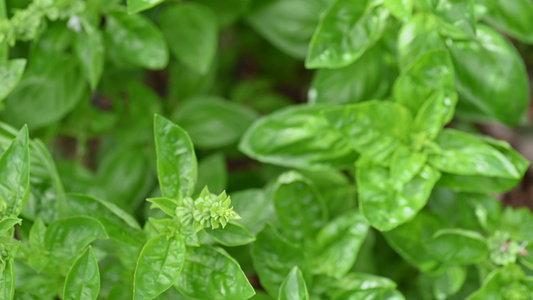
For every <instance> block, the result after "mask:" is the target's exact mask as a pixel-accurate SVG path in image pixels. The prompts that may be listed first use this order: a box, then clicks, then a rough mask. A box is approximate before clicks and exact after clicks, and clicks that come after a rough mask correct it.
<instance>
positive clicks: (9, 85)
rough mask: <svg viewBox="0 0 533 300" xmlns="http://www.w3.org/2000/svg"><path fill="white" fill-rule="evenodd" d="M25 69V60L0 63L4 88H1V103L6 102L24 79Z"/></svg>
mask: <svg viewBox="0 0 533 300" xmlns="http://www.w3.org/2000/svg"><path fill="white" fill-rule="evenodd" d="M25 67H26V60H25V59H12V60H6V61H5V62H0V82H2V86H1V87H0V101H1V100H4V99H5V98H6V97H7V95H9V93H11V91H13V89H15V87H16V86H17V84H18V83H19V81H20V79H21V78H22V74H23V73H24V68H25Z"/></svg>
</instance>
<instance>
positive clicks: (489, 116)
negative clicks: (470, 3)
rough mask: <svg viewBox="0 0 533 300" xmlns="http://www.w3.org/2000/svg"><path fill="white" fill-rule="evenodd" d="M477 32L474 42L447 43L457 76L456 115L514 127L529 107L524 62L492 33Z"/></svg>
mask: <svg viewBox="0 0 533 300" xmlns="http://www.w3.org/2000/svg"><path fill="white" fill-rule="evenodd" d="M476 32H477V33H476V39H475V40H466V41H459V40H454V41H450V43H447V45H448V48H449V50H450V53H451V55H452V60H453V63H454V65H455V74H456V76H457V77H456V79H457V81H456V84H457V91H458V92H459V103H458V105H457V115H458V116H459V117H463V118H468V119H472V120H481V121H490V120H498V121H500V122H502V123H504V124H506V125H509V126H516V125H518V124H520V122H521V119H522V117H523V116H524V113H525V111H526V109H527V106H528V103H529V85H528V79H527V74H526V70H525V66H524V62H523V61H522V60H521V59H520V56H519V55H518V53H517V51H516V49H514V47H513V46H512V44H511V43H510V42H509V41H507V40H506V39H505V38H504V37H503V36H501V35H500V34H498V33H497V32H495V31H494V30H492V29H490V28H489V27H486V26H482V25H479V26H478V29H477V31H476ZM502 78H505V80H502Z"/></svg>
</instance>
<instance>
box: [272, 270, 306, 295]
mask: <svg viewBox="0 0 533 300" xmlns="http://www.w3.org/2000/svg"><path fill="white" fill-rule="evenodd" d="M278 300H309V292H308V291H307V285H306V284H305V279H304V276H303V274H302V271H300V269H298V267H296V266H295V267H294V268H292V269H291V271H290V272H289V274H287V277H285V279H283V282H282V283H281V286H280V288H279V297H278Z"/></svg>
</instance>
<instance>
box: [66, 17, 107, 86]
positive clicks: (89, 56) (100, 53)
mask: <svg viewBox="0 0 533 300" xmlns="http://www.w3.org/2000/svg"><path fill="white" fill-rule="evenodd" d="M73 48H74V53H75V54H76V58H77V59H78V63H79V64H80V67H81V70H82V71H83V74H84V75H85V78H86V79H87V81H89V84H90V86H91V89H92V90H93V91H94V90H95V89H96V87H97V86H98V82H99V81H100V77H102V72H103V71H104V61H105V53H104V39H103V37H102V34H101V33H100V31H98V29H97V28H95V27H93V25H91V24H90V23H89V22H83V30H82V31H80V32H78V33H76V34H75V35H74V47H73Z"/></svg>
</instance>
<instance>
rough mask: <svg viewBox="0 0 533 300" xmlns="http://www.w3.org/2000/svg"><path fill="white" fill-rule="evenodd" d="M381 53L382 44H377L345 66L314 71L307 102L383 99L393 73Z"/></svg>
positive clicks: (385, 53) (337, 102)
mask: <svg viewBox="0 0 533 300" xmlns="http://www.w3.org/2000/svg"><path fill="white" fill-rule="evenodd" d="M385 55H387V52H386V50H385V49H384V47H383V46H382V45H381V44H377V45H375V46H374V47H372V48H370V49H369V50H368V51H367V52H365V53H364V54H363V55H362V56H361V59H358V60H356V61H355V62H354V63H352V64H350V65H349V66H347V67H344V68H339V69H320V70H317V71H316V72H315V74H314V76H313V81H312V83H311V88H310V89H309V93H308V95H307V97H308V102H309V103H310V104H316V103H324V104H347V103H355V102H361V101H364V100H371V99H381V98H383V97H384V96H386V95H387V92H388V91H389V89H390V87H391V86H392V81H393V78H394V77H393V76H394V75H395V70H394V68H393V67H392V66H391V65H390V64H389V63H388V62H386V61H385V60H384V59H383V56H385Z"/></svg>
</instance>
